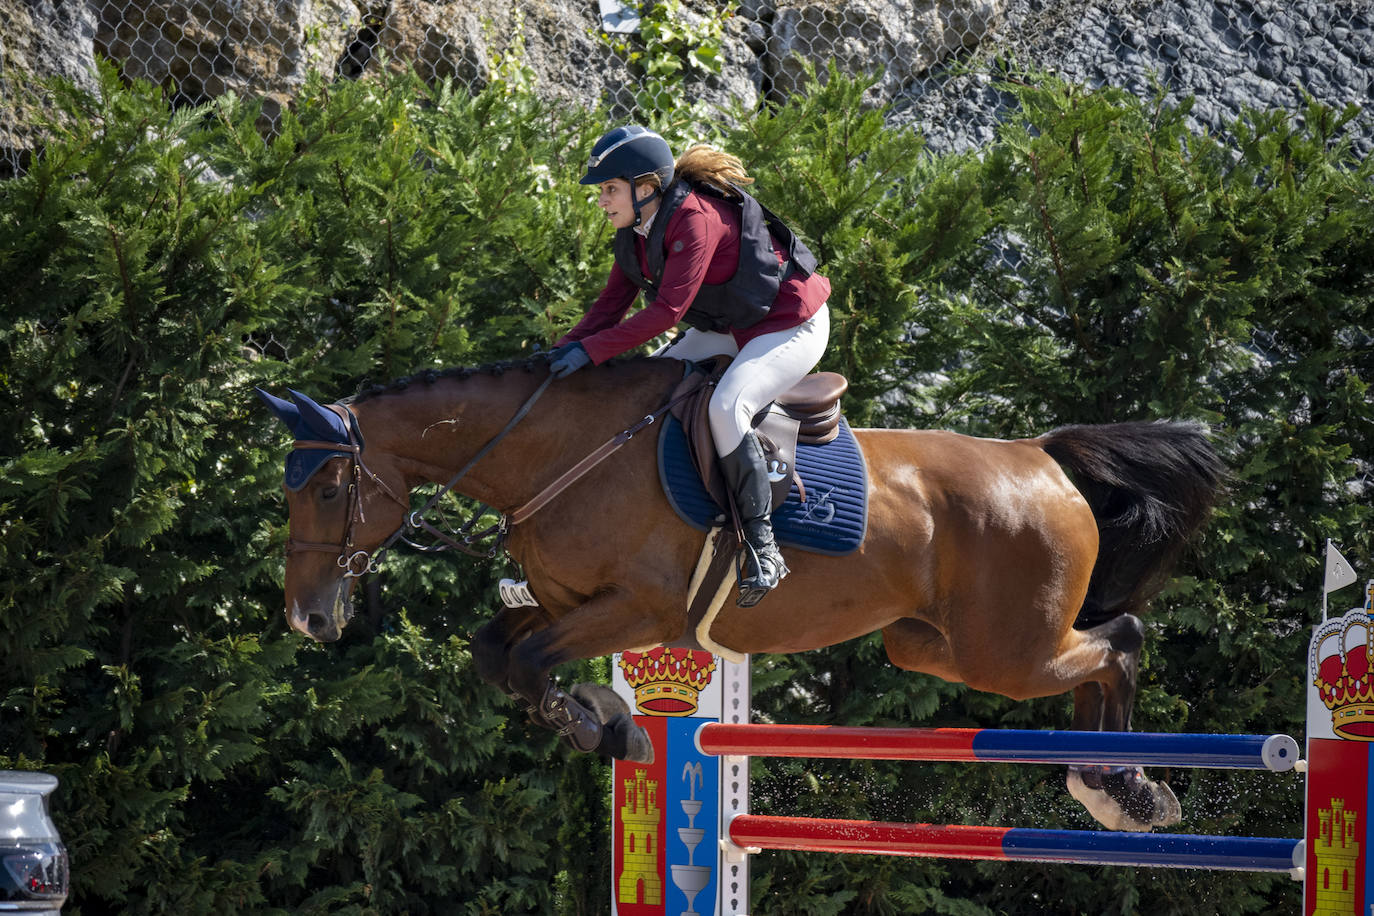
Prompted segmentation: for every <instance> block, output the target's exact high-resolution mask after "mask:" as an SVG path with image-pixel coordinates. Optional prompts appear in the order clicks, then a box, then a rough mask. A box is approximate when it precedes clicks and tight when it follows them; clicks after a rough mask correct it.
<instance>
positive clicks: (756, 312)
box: [550, 125, 830, 607]
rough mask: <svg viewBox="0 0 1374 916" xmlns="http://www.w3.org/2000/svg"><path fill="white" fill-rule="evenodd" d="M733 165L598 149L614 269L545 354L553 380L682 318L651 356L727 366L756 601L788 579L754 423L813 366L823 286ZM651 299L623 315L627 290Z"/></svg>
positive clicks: (725, 408)
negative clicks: (718, 360) (723, 358)
mask: <svg viewBox="0 0 1374 916" xmlns="http://www.w3.org/2000/svg"><path fill="white" fill-rule="evenodd" d="M752 181H753V179H752V178H749V177H748V176H747V175H746V174H745V173H744V168H743V166H742V164H741V163H740V160H739V159H737V158H735V157H734V156H731V155H729V154H727V153H723V152H721V151H720V150H716V149H713V148H711V147H709V146H701V145H698V146H693V147H691V148H690V149H688V150H687V152H686V153H684V154H683V155H682V157H681V158H680V159H678V160H677V161H676V162H675V161H674V160H673V154H672V151H671V150H670V149H669V147H668V144H667V142H666V141H664V139H663V138H662V137H660V136H659V135H658V134H656V133H654V132H653V131H650V130H647V129H645V128H643V127H640V126H637V125H630V126H627V127H618V128H616V129H615V130H612V131H610V132H609V133H607V134H606V135H605V136H603V137H602V138H601V139H600V140H599V141H597V143H596V145H595V146H594V147H592V154H591V158H590V160H589V161H588V163H587V173H586V174H585V175H584V176H583V177H582V184H594V185H600V188H601V195H600V197H599V199H598V201H597V203H598V205H599V206H600V207H601V209H602V210H603V211H605V213H606V218H607V219H608V220H609V221H610V223H611V225H612V226H614V227H615V229H616V230H617V231H616V234H615V266H614V267H612V268H611V275H610V279H608V280H607V282H606V286H605V288H604V289H602V291H601V295H600V296H598V297H597V299H596V301H595V302H594V303H592V306H591V308H590V309H588V310H587V314H586V315H585V316H584V317H583V319H582V320H581V321H580V322H579V323H578V325H577V326H576V327H575V328H573V329H572V330H571V331H569V332H568V333H567V334H565V335H564V336H563V337H562V338H561V339H560V340H559V341H558V345H557V349H556V350H555V351H554V352H553V355H552V360H551V364H550V365H551V367H552V370H553V374H554V376H555V377H556V378H565V377H567V376H568V375H571V374H572V373H573V372H576V371H577V370H578V369H580V368H582V367H583V366H585V365H587V364H588V363H595V364H600V363H603V362H605V361H606V360H608V359H610V358H611V357H613V356H617V355H619V354H621V353H624V352H625V351H627V350H630V349H633V348H634V347H638V346H640V345H642V344H644V343H647V342H648V341H651V340H653V339H654V338H655V337H657V336H659V335H660V334H662V333H664V332H665V331H667V330H669V329H670V328H672V327H673V326H675V325H677V324H678V323H679V322H683V321H685V322H686V323H688V324H689V325H691V327H690V328H689V329H688V330H686V331H685V332H684V333H683V334H680V335H679V336H678V337H676V338H675V339H674V340H673V341H672V342H671V343H669V344H667V345H666V346H664V347H662V348H661V349H659V350H658V351H657V352H656V353H655V354H654V355H655V356H671V357H676V358H678V359H693V360H699V359H705V358H707V357H710V356H716V355H720V354H725V355H728V356H731V357H733V358H734V361H733V362H732V363H731V364H730V367H729V368H728V369H727V370H726V371H725V374H724V375H723V376H722V377H721V379H720V381H719V383H718V384H717V386H716V390H715V392H714V394H713V395H712V397H711V401H710V407H709V411H708V413H709V419H710V425H711V433H712V436H713V438H714V439H715V445H716V451H717V454H718V455H719V456H720V459H721V467H722V470H723V471H724V474H725V480H726V483H727V485H728V486H729V488H730V490H731V492H732V494H733V495H734V497H735V502H736V506H737V508H738V510H739V517H740V521H741V523H742V526H743V529H744V539H745V542H746V545H745V546H746V550H745V564H744V570H743V572H742V573H741V577H740V590H739V598H738V600H737V603H738V604H739V605H740V606H741V607H752V606H753V605H755V604H757V603H758V602H759V600H760V599H761V598H762V597H763V596H764V595H765V594H767V592H768V590H769V589H772V588H774V587H775V586H777V584H778V582H779V581H781V579H782V577H783V576H785V575H787V571H788V570H787V566H786V564H785V563H784V562H783V559H782V554H781V553H780V552H779V551H778V547H777V543H776V542H775V541H774V539H773V529H772V525H771V524H770V523H769V519H768V513H769V503H770V495H771V494H770V484H769V481H768V472H767V468H766V467H765V464H764V452H763V447H762V446H761V445H760V443H759V440H758V436H757V435H756V434H755V433H754V431H753V423H752V421H753V418H754V415H755V414H757V413H758V412H759V411H761V410H763V409H764V408H765V407H767V406H768V404H769V402H771V401H772V400H773V399H774V398H776V397H778V396H779V395H781V394H782V393H784V392H785V391H787V389H789V388H791V387H792V386H793V385H794V384H796V383H797V382H798V381H800V380H801V379H802V377H803V376H805V375H806V374H807V373H808V372H810V371H811V370H812V369H813V368H814V367H815V365H816V364H817V363H818V362H819V361H820V358H821V355H822V354H823V353H824V352H825V346H826V343H827V340H828V338H829V333H830V313H829V310H828V308H827V306H826V300H827V299H828V298H829V296H830V281H829V280H827V279H826V278H825V277H823V276H821V275H820V274H818V273H816V272H815V268H816V259H815V257H814V256H813V255H812V254H811V252H810V251H809V250H807V248H806V246H805V245H804V244H802V242H801V240H800V239H798V238H796V236H794V235H793V234H792V233H791V232H790V231H789V230H788V229H787V227H786V226H784V225H783V224H782V223H781V222H780V221H779V220H777V218H776V217H774V216H773V215H772V214H771V213H769V212H768V211H767V210H765V209H763V208H762V207H760V205H759V204H758V203H757V202H756V201H755V200H754V199H753V198H752V197H751V196H750V195H749V194H747V193H746V192H745V191H744V190H743V189H742V187H741V186H742V185H746V184H749V183H752ZM641 290H642V291H643V292H644V296H645V299H646V302H647V304H646V305H645V307H644V308H643V309H642V310H640V311H639V312H637V313H636V314H634V315H632V316H630V317H629V318H626V317H625V314H626V312H627V311H629V308H630V305H631V304H632V303H633V302H634V299H635V295H636V294H637V293H639V292H640V291H641Z"/></svg>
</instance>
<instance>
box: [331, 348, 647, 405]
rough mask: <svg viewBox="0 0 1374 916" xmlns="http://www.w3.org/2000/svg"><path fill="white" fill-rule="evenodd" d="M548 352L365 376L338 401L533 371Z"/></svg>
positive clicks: (615, 363) (614, 361)
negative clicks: (383, 378) (381, 377)
mask: <svg viewBox="0 0 1374 916" xmlns="http://www.w3.org/2000/svg"><path fill="white" fill-rule="evenodd" d="M550 356H551V353H548V352H545V353H535V354H534V355H532V356H527V357H525V358H523V359H508V360H504V361H502V362H495V363H483V364H482V365H480V366H453V367H450V368H448V369H425V370H424V371H422V372H417V373H415V374H414V375H403V376H401V377H400V378H397V379H392V380H391V381H390V382H389V383H387V384H385V385H376V384H371V383H370V382H369V381H368V380H367V379H364V380H363V382H362V384H361V385H360V386H359V388H358V393H357V394H355V395H353V397H351V398H346V399H345V400H344V401H342V402H341V403H347V404H356V403H358V402H359V401H366V400H368V399H369V398H375V397H377V396H378V395H382V394H399V393H400V392H402V391H405V390H406V389H407V388H409V387H410V386H411V385H415V384H421V383H423V384H426V385H433V384H434V383H435V382H437V381H439V380H440V379H449V378H456V379H459V380H462V379H468V378H471V377H472V376H474V375H490V376H493V377H499V376H501V375H504V374H505V373H507V372H512V371H516V370H520V371H524V372H533V371H534V370H536V369H539V368H541V367H543V366H547V365H548V364H549V358H550ZM649 358H650V357H647V356H631V357H616V358H614V359H610V360H607V361H606V362H604V363H602V366H618V365H622V364H625V363H637V362H640V361H642V360H646V359H649Z"/></svg>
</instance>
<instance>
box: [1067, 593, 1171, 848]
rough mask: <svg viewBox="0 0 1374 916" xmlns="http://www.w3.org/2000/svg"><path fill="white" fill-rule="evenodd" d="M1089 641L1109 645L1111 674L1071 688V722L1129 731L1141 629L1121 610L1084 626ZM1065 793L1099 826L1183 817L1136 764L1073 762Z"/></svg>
mask: <svg viewBox="0 0 1374 916" xmlns="http://www.w3.org/2000/svg"><path fill="white" fill-rule="evenodd" d="M1085 636H1087V637H1088V638H1089V640H1091V641H1094V642H1095V641H1098V640H1103V641H1105V642H1106V644H1107V645H1108V646H1109V647H1110V649H1111V653H1110V656H1109V662H1108V666H1107V668H1108V671H1109V673H1111V674H1112V675H1113V676H1110V677H1107V678H1103V679H1102V680H1090V681H1085V682H1083V683H1081V684H1079V685H1078V686H1076V687H1074V689H1073V727H1074V728H1075V729H1079V730H1082V731H1123V732H1124V731H1129V730H1130V728H1131V709H1132V707H1133V706H1134V705H1135V693H1136V678H1137V675H1138V673H1139V669H1140V645H1141V642H1142V641H1143V638H1144V629H1143V627H1142V626H1141V623H1140V620H1139V619H1138V618H1137V617H1135V616H1134V615H1132V614H1122V615H1120V616H1119V617H1114V618H1112V619H1111V620H1109V621H1107V622H1106V623H1103V624H1099V625H1098V626H1096V627H1093V628H1092V629H1091V630H1088V631H1086V633H1085ZM1068 788H1069V794H1070V795H1072V796H1073V797H1074V798H1076V799H1078V801H1079V802H1080V803H1081V804H1082V805H1083V807H1085V808H1087V809H1088V812H1089V813H1090V814H1092V816H1093V817H1094V818H1096V819H1097V820H1098V821H1099V822H1100V823H1101V824H1103V826H1106V827H1109V828H1111V829H1113V830H1136V831H1140V830H1149V829H1150V828H1151V827H1165V826H1168V825H1170V824H1175V823H1178V821H1179V819H1180V817H1181V816H1182V810H1181V809H1180V807H1179V804H1178V799H1177V798H1176V797H1175V796H1174V793H1173V790H1171V789H1170V788H1169V787H1168V785H1166V784H1165V783H1162V782H1156V781H1154V780H1151V779H1147V778H1146V777H1145V773H1144V771H1143V770H1141V769H1140V767H1102V766H1072V767H1069V774H1068Z"/></svg>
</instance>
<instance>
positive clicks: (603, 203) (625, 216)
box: [596, 178, 658, 229]
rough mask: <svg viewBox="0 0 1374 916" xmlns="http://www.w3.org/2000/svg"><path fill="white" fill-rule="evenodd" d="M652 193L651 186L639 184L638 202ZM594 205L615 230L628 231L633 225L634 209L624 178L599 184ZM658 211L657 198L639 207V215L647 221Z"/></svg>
mask: <svg viewBox="0 0 1374 916" xmlns="http://www.w3.org/2000/svg"><path fill="white" fill-rule="evenodd" d="M653 191H654V189H653V185H651V184H650V183H648V182H640V183H639V187H638V190H637V191H636V194H637V196H638V197H639V199H640V200H643V199H644V198H645V197H648V196H649V195H650V194H652V193H653ZM596 205H597V206H598V207H600V208H601V209H602V211H603V212H604V213H605V214H606V219H608V220H610V221H611V225H612V226H614V227H615V228H617V229H629V228H630V227H631V226H633V225H634V224H635V208H634V206H633V205H632V204H631V203H630V183H629V182H628V181H626V180H625V179H624V178H612V179H611V180H610V181H603V182H601V195H600V196H599V197H597V199H596ZM657 211H658V198H654V199H653V200H651V201H649V202H648V203H646V204H644V205H642V206H641V207H640V210H639V212H640V214H641V216H642V217H643V218H644V219H646V220H647V219H648V218H649V217H650V216H653V215H654V213H656V212H657Z"/></svg>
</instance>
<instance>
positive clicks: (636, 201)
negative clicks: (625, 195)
mask: <svg viewBox="0 0 1374 916" xmlns="http://www.w3.org/2000/svg"><path fill="white" fill-rule="evenodd" d="M662 196H663V189H662V188H654V193H652V194H650V195H649V196H648V197H645V198H639V197H636V196H635V183H634V182H633V181H631V182H630V206H631V207H633V208H634V211H635V221H634V223H632V224H631V228H633V227H635V226H638V225H639V224H640V223H642V222H643V221H644V215H643V214H642V213H640V212H639V211H640V209H641V208H642V207H643V206H644V205H645V204H647V203H652V202H653V201H654V200H656V199H657V198H659V197H662Z"/></svg>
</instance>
